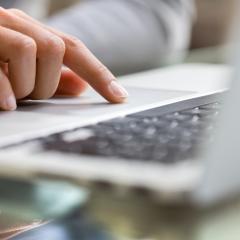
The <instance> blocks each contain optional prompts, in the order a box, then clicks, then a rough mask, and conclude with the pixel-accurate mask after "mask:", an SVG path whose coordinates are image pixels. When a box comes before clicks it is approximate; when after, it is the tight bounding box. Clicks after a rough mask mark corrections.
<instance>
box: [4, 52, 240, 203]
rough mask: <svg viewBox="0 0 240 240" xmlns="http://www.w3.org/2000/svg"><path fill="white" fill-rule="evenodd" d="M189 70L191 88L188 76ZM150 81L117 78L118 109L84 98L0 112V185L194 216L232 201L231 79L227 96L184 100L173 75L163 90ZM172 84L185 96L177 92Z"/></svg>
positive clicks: (235, 186) (235, 159) (237, 186)
mask: <svg viewBox="0 0 240 240" xmlns="http://www.w3.org/2000/svg"><path fill="white" fill-rule="evenodd" d="M238 56H240V54H239V55H238ZM237 66H240V57H238V63H237ZM206 68H208V66H205V67H203V69H206ZM213 68H214V67H213ZM188 69H189V70H188V71H189V72H192V76H193V77H194V76H196V78H199V76H197V74H198V73H199V71H197V70H196V69H195V70H194V66H189V67H188ZM236 69H237V70H238V71H239V67H238V68H236ZM163 71H164V70H163ZM169 71H171V70H169ZM175 71H176V69H175V68H173V70H172V72H173V73H174V72H175ZM202 71H203V76H202V77H207V76H206V75H204V74H205V73H206V72H205V71H204V70H202ZM200 72H201V71H200ZM177 75H178V74H177ZM150 76H152V77H153V76H154V77H155V78H158V74H157V73H156V72H154V73H153V74H149V73H147V74H140V75H136V76H133V77H127V78H125V80H124V81H123V84H124V85H125V87H126V88H127V89H128V91H129V92H130V98H129V101H128V102H127V103H125V104H120V105H111V104H108V103H107V102H105V101H104V100H103V99H102V98H100V97H99V96H98V95H97V94H96V93H94V92H92V91H89V92H88V93H87V94H85V95H83V96H82V97H79V98H73V99H68V98H58V99H52V100H47V101H23V102H21V103H20V106H19V108H18V110H17V111H16V112H11V113H6V112H1V113H0V123H1V124H0V148H1V150H0V175H1V176H2V177H10V178H17V179H18V178H20V179H26V180H28V181H29V180H30V181H37V180H39V179H53V180H61V181H62V180H65V181H70V182H73V183H75V184H79V185H80V186H88V187H90V188H91V186H97V187H99V188H101V187H102V188H103V187H104V188H105V189H106V188H107V189H109V191H126V192H128V194H146V193H149V195H150V196H154V197H157V199H158V200H159V201H162V202H167V203H170V202H171V203H181V202H188V203H191V204H194V205H197V206H206V205H209V204H214V203H216V202H218V201H221V200H225V199H226V198H229V197H234V196H236V195H237V194H238V193H239V192H240V177H239V167H240V163H239V160H240V153H239V149H238V146H239V142H240V134H239V132H240V131H239V122H240V110H239V108H237V107H236V103H238V101H239V91H240V75H239V73H237V74H236V76H235V78H234V81H233V82H234V84H233V85H234V86H233V88H232V90H231V91H230V92H229V93H226V92H225V91H224V90H223V89H222V88H221V89H219V88H216V89H215V90H211V91H210V90H209V91H206V90H205V91H202V92H197V91H196V89H195V90H194V88H192V91H191V89H189V85H187V84H186V83H187V81H186V79H183V76H182V77H180V75H178V76H179V77H180V78H179V79H177V77H176V72H175V80H171V79H169V81H172V88H171V87H169V89H168V90H166V85H164V83H163V81H162V80H164V81H165V82H167V81H168V79H165V77H166V74H165V75H164V74H163V75H161V74H159V78H160V76H162V78H164V79H162V80H160V79H159V82H158V83H157V81H155V80H153V81H152V79H150V78H149V77H150ZM163 76H165V77H163ZM169 76H171V74H170V75H169ZM177 81H178V82H179V81H183V83H184V82H185V85H186V86H185V87H184V84H183V85H182V86H181V90H180V89H176V88H175V87H176V85H177ZM188 81H189V83H190V81H194V80H193V79H188ZM203 82H204V81H203ZM153 84H155V85H154V87H153ZM150 85H151V87H149V86H150ZM193 85H194V84H193ZM195 85H197V82H196V84H195ZM161 87H163V88H165V89H161ZM226 95H227V97H226ZM225 98H226V99H227V100H225Z"/></svg>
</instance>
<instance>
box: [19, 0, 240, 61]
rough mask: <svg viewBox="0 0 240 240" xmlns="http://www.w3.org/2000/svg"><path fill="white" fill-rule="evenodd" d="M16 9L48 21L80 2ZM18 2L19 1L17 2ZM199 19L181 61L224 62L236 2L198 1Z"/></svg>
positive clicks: (48, 0) (45, 1) (35, 1)
mask: <svg viewBox="0 0 240 240" xmlns="http://www.w3.org/2000/svg"><path fill="white" fill-rule="evenodd" d="M23 1H25V2H24V4H22V2H21V5H20V6H17V7H19V8H21V9H23V10H24V11H26V12H27V13H28V14H30V15H32V16H34V17H36V18H38V19H45V18H47V17H49V16H52V15H54V14H56V13H57V12H59V11H61V10H63V9H66V8H67V7H69V6H71V5H73V4H76V3H79V2H81V0H41V1H39V0H32V1H29V0H23ZM16 2H17V1H16ZM195 2H196V17H195V21H194V25H193V30H192V38H191V43H190V46H189V48H190V50H191V51H189V53H188V54H187V56H186V57H185V58H184V59H182V58H180V59H181V61H185V62H208V63H222V62H225V49H226V42H227V40H228V39H227V36H228V32H229V26H230V23H231V22H232V16H233V12H234V2H235V0H196V1H195Z"/></svg>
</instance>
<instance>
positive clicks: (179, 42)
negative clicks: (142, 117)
mask: <svg viewBox="0 0 240 240" xmlns="http://www.w3.org/2000/svg"><path fill="white" fill-rule="evenodd" d="M192 17H193V0H114V1H112V0H91V1H86V2H84V3H83V4H79V5H76V6H73V7H71V8H70V9H68V10H66V11H64V12H62V13H60V14H58V15H56V16H54V17H52V18H51V19H49V20H48V24H50V25H52V26H54V27H56V28H58V29H60V30H63V31H65V32H68V33H70V34H72V35H75V36H76V37H78V38H80V39H81V40H82V41H83V42H84V43H85V44H86V45H87V46H88V48H90V50H91V51H92V52H93V53H94V54H95V55H96V56H97V57H98V58H100V60H102V61H103V62H104V63H105V64H106V65H107V66H108V67H109V68H110V69H111V70H113V71H114V72H116V73H128V72H134V71H139V70H144V69H148V68H154V67H158V66H159V65H160V64H162V63H164V62H166V61H168V59H169V58H171V57H172V55H173V54H175V53H179V52H184V50H186V48H187V47H188V43H189V39H190V32H191V24H192Z"/></svg>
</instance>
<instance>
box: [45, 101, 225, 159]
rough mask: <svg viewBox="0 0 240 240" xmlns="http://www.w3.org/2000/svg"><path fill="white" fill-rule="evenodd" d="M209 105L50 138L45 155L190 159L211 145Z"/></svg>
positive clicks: (215, 109) (213, 109) (212, 107)
mask: <svg viewBox="0 0 240 240" xmlns="http://www.w3.org/2000/svg"><path fill="white" fill-rule="evenodd" d="M219 110H220V104H219V103H212V104H207V105H202V106H199V107H194V108H191V109H185V110H182V111H175V112H171V113H165V114H160V113H159V111H158V109H153V110H150V111H145V112H141V113H136V114H132V115H128V116H126V117H122V118H116V119H112V120H109V121H104V122H100V123H98V124H96V125H90V126H87V127H83V128H77V129H74V130H71V131H67V132H64V133H60V134H55V135H52V136H50V137H48V138H46V139H44V141H43V147H44V149H45V150H48V151H57V152H64V153H73V154H78V155H82V154H84V155H91V156H102V157H105V158H109V159H112V157H114V158H121V159H125V160H129V161H136V160H137V161H145V162H147V161H149V162H150V161H151V162H161V163H165V164H171V163H176V162H179V161H183V160H190V159H193V158H194V156H195V155H196V152H197V150H198V148H199V146H200V145H201V143H203V142H206V141H211V138H212V130H213V129H214V121H212V120H214V118H215V117H216V116H217V115H218V113H219Z"/></svg>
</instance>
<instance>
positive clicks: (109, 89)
mask: <svg viewBox="0 0 240 240" xmlns="http://www.w3.org/2000/svg"><path fill="white" fill-rule="evenodd" d="M55 33H56V34H57V35H58V36H59V37H61V38H62V39H63V40H64V42H65V44H66V53H65V57H64V64H65V65H66V66H68V67H69V68H70V69H72V70H73V71H74V72H75V73H77V74H78V75H79V76H81V77H82V78H83V79H85V80H86V81H87V82H88V83H89V84H90V85H91V86H92V87H93V88H94V89H95V90H96V91H97V92H99V93H100V94H101V95H102V96H103V97H105V98H106V99H107V100H108V101H110V102H122V101H124V100H125V99H126V98H127V96H128V93H127V91H126V90H125V89H124V88H123V87H122V86H120V85H119V84H118V83H117V82H116V78H115V77H114V75H113V74H112V73H111V72H110V71H109V70H108V69H107V67H105V66H104V65H103V64H102V63H101V62H100V61H99V60H98V59H97V58H96V57H95V56H94V55H93V54H92V53H91V52H90V50H89V49H88V48H87V47H86V46H85V45H84V44H83V43H82V42H81V41H80V40H78V39H76V38H73V37H70V36H68V35H66V34H63V33H59V32H56V31H55Z"/></svg>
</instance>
